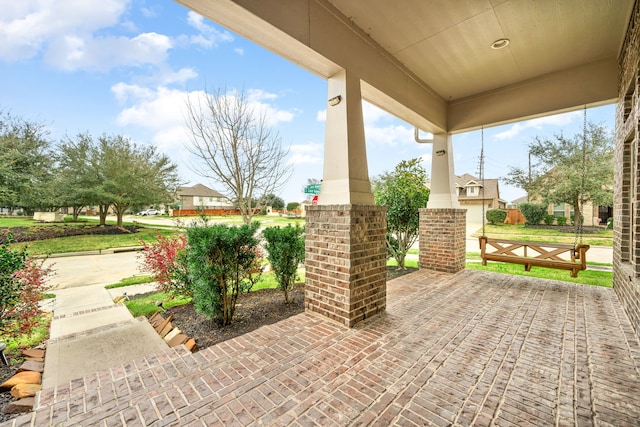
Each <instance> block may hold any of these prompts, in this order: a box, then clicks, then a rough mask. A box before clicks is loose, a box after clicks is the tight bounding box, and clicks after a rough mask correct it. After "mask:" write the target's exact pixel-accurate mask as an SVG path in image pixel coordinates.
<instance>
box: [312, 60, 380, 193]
mask: <svg viewBox="0 0 640 427" xmlns="http://www.w3.org/2000/svg"><path fill="white" fill-rule="evenodd" d="M327 99H328V100H330V101H329V102H328V103H327V123H326V131H325V143H324V173H323V181H322V187H321V192H320V196H319V197H318V204H320V205H373V194H372V193H371V183H370V182H369V171H368V167H367V150H366V144H365V138H364V122H363V119H362V97H361V94H360V79H359V78H358V77H357V76H355V75H354V74H353V73H351V72H349V71H347V70H343V71H340V72H338V73H337V74H335V75H334V76H333V77H331V78H329V95H328V97H327ZM331 100H332V101H331ZM331 104H334V105H331Z"/></svg>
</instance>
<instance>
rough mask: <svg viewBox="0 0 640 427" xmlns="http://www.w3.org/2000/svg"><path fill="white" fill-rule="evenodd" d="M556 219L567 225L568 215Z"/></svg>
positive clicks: (559, 222)
mask: <svg viewBox="0 0 640 427" xmlns="http://www.w3.org/2000/svg"><path fill="white" fill-rule="evenodd" d="M556 221H557V222H558V225H567V217H566V216H559V217H557V218H556Z"/></svg>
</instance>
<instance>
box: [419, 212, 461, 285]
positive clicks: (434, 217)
mask: <svg viewBox="0 0 640 427" xmlns="http://www.w3.org/2000/svg"><path fill="white" fill-rule="evenodd" d="M466 219H467V210H466V209H430V208H423V209H420V236H419V240H418V242H419V246H420V250H419V252H420V255H419V263H420V264H419V265H420V268H424V269H428V270H435V271H445V272H447V273H457V272H458V271H460V270H463V269H464V265H465V260H466V251H467V247H466V234H467V231H466V227H467V223H466Z"/></svg>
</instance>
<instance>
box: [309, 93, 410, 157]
mask: <svg viewBox="0 0 640 427" xmlns="http://www.w3.org/2000/svg"><path fill="white" fill-rule="evenodd" d="M316 120H317V121H319V122H326V121H327V110H321V111H318V112H317V114H316ZM362 120H363V121H364V132H365V137H366V138H367V144H369V143H371V144H379V145H388V146H396V145H398V144H402V143H406V142H413V140H414V139H413V129H412V128H410V127H409V126H408V125H400V124H398V119H396V118H395V117H394V116H392V115H391V114H389V113H387V112H386V111H384V110H381V109H380V108H378V107H376V106H375V105H372V104H369V103H368V102H366V101H363V102H362ZM385 122H388V124H387V123H385Z"/></svg>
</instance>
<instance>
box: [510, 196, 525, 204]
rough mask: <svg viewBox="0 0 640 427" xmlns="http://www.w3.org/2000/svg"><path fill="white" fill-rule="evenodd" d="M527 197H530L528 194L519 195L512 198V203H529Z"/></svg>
mask: <svg viewBox="0 0 640 427" xmlns="http://www.w3.org/2000/svg"><path fill="white" fill-rule="evenodd" d="M527 199H528V196H522V197H518V198H517V199H515V200H512V201H511V204H512V205H519V204H521V203H527Z"/></svg>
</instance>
